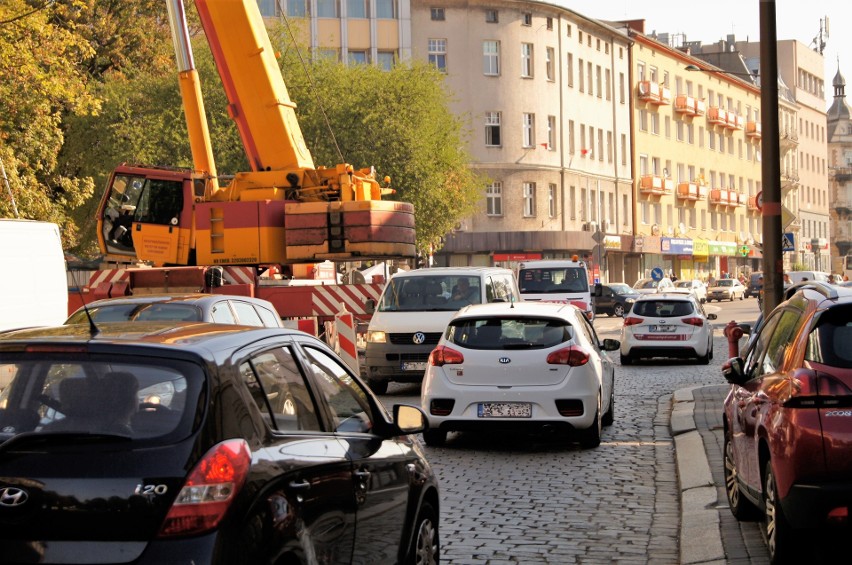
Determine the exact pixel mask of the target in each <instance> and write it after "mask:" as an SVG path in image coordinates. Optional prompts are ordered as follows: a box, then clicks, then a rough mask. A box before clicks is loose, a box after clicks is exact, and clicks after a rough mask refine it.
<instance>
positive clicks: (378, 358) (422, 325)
mask: <svg viewBox="0 0 852 565" xmlns="http://www.w3.org/2000/svg"><path fill="white" fill-rule="evenodd" d="M518 300H520V297H519V293H518V285H517V282H516V280H515V275H514V274H513V273H512V271H511V270H509V269H501V268H497V267H434V268H428V269H416V270H413V271H408V272H398V273H396V274H395V275H394V276H393V277H391V279H390V280H389V281H388V283H387V284H386V285H385V289H384V291H383V292H382V295H381V297H380V298H379V302H378V304H370V303H369V302H370V301H368V309H370V308H371V307H372V309H373V313H372V314H373V316H372V318H371V319H370V325H369V327H368V328H367V347H366V352H365V359H364V364H365V368H366V376H367V381H368V383H369V385H370V388H371V389H373V391H374V392H376V393H378V394H384V393H385V392H386V391H387V388H388V383H389V382H390V381H397V382H420V381H422V380H423V373H424V371H425V370H426V362H427V361H428V360H429V354H430V353H431V352H432V349H434V348H435V346H436V345H437V344H438V340H439V339H440V338H441V334H443V333H444V330H445V329H446V328H447V324H448V323H449V322H450V320H451V319H452V317H453V315H454V314H455V313H456V312H458V311H459V310H460V309H461V308H463V307H464V306H467V305H469V304H481V303H485V302H507V303H508V302H517V301H518Z"/></svg>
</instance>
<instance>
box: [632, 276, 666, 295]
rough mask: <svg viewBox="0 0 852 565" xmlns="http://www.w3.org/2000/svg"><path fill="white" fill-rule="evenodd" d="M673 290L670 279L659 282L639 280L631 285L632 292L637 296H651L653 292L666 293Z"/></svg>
mask: <svg viewBox="0 0 852 565" xmlns="http://www.w3.org/2000/svg"><path fill="white" fill-rule="evenodd" d="M673 288H674V283H673V282H672V280H671V279H670V278H664V279H660V280H654V279H639V280H638V281H636V282H635V283H634V284H633V290H635V291H636V292H638V293H639V294H651V293H654V292H666V291H668V290H671V289H673Z"/></svg>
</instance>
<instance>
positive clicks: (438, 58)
mask: <svg viewBox="0 0 852 565" xmlns="http://www.w3.org/2000/svg"><path fill="white" fill-rule="evenodd" d="M429 62H430V63H431V64H433V65H435V68H436V69H438V70H439V71H442V72H447V40H446V39H430V40H429Z"/></svg>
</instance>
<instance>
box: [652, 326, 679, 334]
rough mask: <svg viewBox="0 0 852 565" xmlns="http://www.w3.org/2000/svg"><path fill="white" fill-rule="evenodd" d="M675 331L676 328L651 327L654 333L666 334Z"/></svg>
mask: <svg viewBox="0 0 852 565" xmlns="http://www.w3.org/2000/svg"><path fill="white" fill-rule="evenodd" d="M673 331H675V327H674V326H651V332H652V333H655V332H656V333H666V332H673Z"/></svg>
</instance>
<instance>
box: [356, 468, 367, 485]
mask: <svg viewBox="0 0 852 565" xmlns="http://www.w3.org/2000/svg"><path fill="white" fill-rule="evenodd" d="M354 475H355V478H356V479H358V480H359V481H364V482H367V481H368V480H370V471H363V470H362V471H355V473H354Z"/></svg>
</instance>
